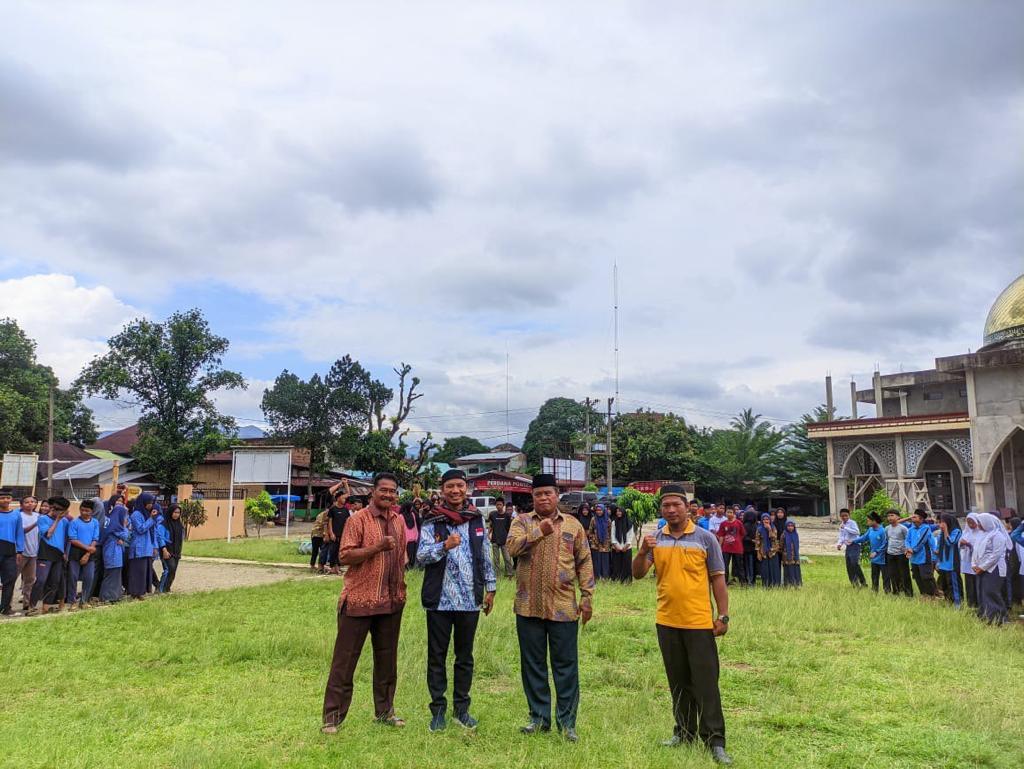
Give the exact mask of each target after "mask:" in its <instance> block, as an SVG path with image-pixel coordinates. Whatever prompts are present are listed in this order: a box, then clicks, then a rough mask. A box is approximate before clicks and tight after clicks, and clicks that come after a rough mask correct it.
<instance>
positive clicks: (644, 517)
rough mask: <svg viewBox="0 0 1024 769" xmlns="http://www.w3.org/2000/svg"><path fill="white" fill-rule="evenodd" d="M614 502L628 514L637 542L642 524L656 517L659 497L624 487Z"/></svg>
mask: <svg viewBox="0 0 1024 769" xmlns="http://www.w3.org/2000/svg"><path fill="white" fill-rule="evenodd" d="M616 504H618V505H619V506H620V507H622V508H623V509H624V510H625V511H626V513H627V514H628V515H629V519H630V521H632V523H633V533H634V535H635V537H636V541H637V542H638V543H639V542H640V536H641V533H642V530H643V527H644V524H645V523H650V522H651V521H654V520H656V519H657V518H658V511H659V507H660V504H661V502H660V497H658V496H657V495H655V494H646V493H644V492H642V491H637V490H636V489H625V490H624V491H623V492H622V493H621V494H620V495H619V498H618V499H617V500H616Z"/></svg>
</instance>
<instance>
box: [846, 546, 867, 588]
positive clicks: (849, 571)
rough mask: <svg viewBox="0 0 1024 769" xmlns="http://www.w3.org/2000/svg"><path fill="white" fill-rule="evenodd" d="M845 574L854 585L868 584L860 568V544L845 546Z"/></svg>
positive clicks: (864, 585)
mask: <svg viewBox="0 0 1024 769" xmlns="http://www.w3.org/2000/svg"><path fill="white" fill-rule="evenodd" d="M846 576H847V577H849V578H850V584H851V585H853V586H854V587H862V586H863V587H866V586H867V584H868V581H867V580H866V579H864V571H863V570H862V569H861V568H860V545H847V546H846Z"/></svg>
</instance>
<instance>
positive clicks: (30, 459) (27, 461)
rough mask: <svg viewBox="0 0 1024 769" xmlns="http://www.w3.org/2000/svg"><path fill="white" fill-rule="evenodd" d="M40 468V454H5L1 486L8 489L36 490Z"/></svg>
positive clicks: (0, 480) (0, 476)
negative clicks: (37, 473)
mask: <svg viewBox="0 0 1024 769" xmlns="http://www.w3.org/2000/svg"><path fill="white" fill-rule="evenodd" d="M38 466H39V455H38V454H4V465H3V470H2V471H0V486H3V487H4V488H8V489H9V488H11V487H12V486H13V487H28V488H34V487H35V485H36V469H37V467H38Z"/></svg>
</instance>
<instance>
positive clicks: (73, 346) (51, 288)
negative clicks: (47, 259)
mask: <svg viewBox="0 0 1024 769" xmlns="http://www.w3.org/2000/svg"><path fill="white" fill-rule="evenodd" d="M0 297H3V299H2V300H0V301H2V304H0V314H2V315H4V316H7V317H10V318H13V319H14V320H16V321H17V322H18V325H19V326H21V328H22V330H23V331H24V332H25V333H26V334H28V336H29V337H31V338H32V339H34V340H35V341H36V343H37V345H38V347H37V356H38V359H39V362H40V363H43V364H45V365H47V366H50V367H52V368H53V370H54V371H55V372H56V373H57V376H58V377H59V378H60V381H61V384H62V385H64V386H67V385H68V384H70V383H71V382H72V381H73V380H74V379H75V378H76V377H77V376H78V374H79V373H80V372H81V370H82V367H83V366H85V364H86V363H88V362H89V361H90V360H91V359H92V358H93V357H94V356H96V355H101V354H103V353H104V352H106V350H107V344H106V341H107V338H108V337H109V336H111V335H112V334H115V333H116V332H117V331H119V330H120V329H121V327H122V326H123V325H124V324H125V323H126V322H128V321H129V320H131V319H132V318H137V317H139V316H141V315H142V314H143V313H142V311H141V310H138V309H136V308H134V307H132V306H130V305H128V304H125V303H124V302H122V301H121V300H120V299H118V298H117V297H116V296H115V295H114V292H113V291H111V290H110V289H109V288H107V287H106V286H94V287H92V288H89V287H86V286H81V285H79V284H78V282H77V281H76V280H75V279H74V278H73V277H71V276H70V275H56V274H50V275H30V276H28V277H25V278H14V279H11V280H0Z"/></svg>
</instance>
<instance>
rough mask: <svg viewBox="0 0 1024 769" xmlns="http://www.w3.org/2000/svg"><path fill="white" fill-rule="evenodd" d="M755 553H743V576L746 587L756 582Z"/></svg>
mask: <svg viewBox="0 0 1024 769" xmlns="http://www.w3.org/2000/svg"><path fill="white" fill-rule="evenodd" d="M757 571H758V569H757V553H755V552H754V551H753V550H751V551H749V552H748V551H746V550H744V551H743V576H744V577H746V582H747V584H748V585H753V584H754V583H755V581H756V580H757Z"/></svg>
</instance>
